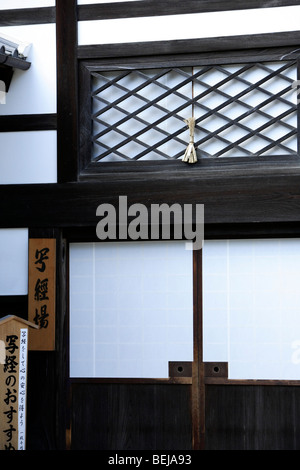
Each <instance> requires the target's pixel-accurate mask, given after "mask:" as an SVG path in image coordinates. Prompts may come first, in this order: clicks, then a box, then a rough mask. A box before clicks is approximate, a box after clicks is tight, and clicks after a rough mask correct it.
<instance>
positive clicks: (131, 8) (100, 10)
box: [78, 0, 299, 21]
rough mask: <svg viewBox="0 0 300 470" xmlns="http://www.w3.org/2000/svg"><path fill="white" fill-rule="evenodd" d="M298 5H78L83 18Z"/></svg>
mask: <svg viewBox="0 0 300 470" xmlns="http://www.w3.org/2000/svg"><path fill="white" fill-rule="evenodd" d="M291 5H299V1H298V0H271V1H270V0H265V1H260V0H248V1H245V2H243V1H241V0H238V1H236V0H229V1H228V0H227V1H226V2H224V1H222V0H221V1H220V0H187V1H185V2H183V1H182V0H164V1H160V0H144V1H135V2H116V3H114V4H113V5H111V3H102V4H98V5H79V7H78V18H79V20H81V21H89V20H104V19H113V18H136V17H142V16H143V17H145V16H163V15H182V14H187V13H207V12H217V11H229V10H249V9H252V8H275V7H282V6H291Z"/></svg>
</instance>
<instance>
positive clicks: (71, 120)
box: [56, 0, 78, 183]
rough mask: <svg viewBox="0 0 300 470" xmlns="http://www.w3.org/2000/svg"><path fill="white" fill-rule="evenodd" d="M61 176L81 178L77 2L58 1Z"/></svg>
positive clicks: (63, 178) (64, 179) (62, 180)
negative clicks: (78, 118) (78, 117)
mask: <svg viewBox="0 0 300 470" xmlns="http://www.w3.org/2000/svg"><path fill="white" fill-rule="evenodd" d="M56 42H57V45H56V55H57V178H58V183H67V182H71V181H77V172H78V138H77V136H78V132H77V127H78V126H77V109H78V96H77V42H78V41H77V1H76V0H56Z"/></svg>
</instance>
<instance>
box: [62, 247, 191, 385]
mask: <svg viewBox="0 0 300 470" xmlns="http://www.w3.org/2000/svg"><path fill="white" fill-rule="evenodd" d="M70 352H71V357H70V362H71V369H70V374H71V376H73V377H80V376H84V377H88V376H90V377H156V378H160V377H168V361H192V360H193V282H192V252H191V251H187V250H185V244H184V243H182V242H179V243H177V242H175V243H168V242H163V243H161V242H157V243H152V242H147V243H143V242H141V243H132V242H130V243H95V244H93V243H84V244H71V246H70Z"/></svg>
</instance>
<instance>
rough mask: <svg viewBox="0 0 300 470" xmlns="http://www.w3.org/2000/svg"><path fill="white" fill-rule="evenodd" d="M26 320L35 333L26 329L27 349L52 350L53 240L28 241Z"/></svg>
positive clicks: (54, 263)
mask: <svg viewBox="0 0 300 470" xmlns="http://www.w3.org/2000/svg"><path fill="white" fill-rule="evenodd" d="M28 266H29V273H28V320H29V321H31V322H33V323H35V324H36V325H38V327H39V330H30V334H29V349H30V350H37V351H53V350H54V349H55V279H56V240H55V239H54V238H30V239H29V251H28Z"/></svg>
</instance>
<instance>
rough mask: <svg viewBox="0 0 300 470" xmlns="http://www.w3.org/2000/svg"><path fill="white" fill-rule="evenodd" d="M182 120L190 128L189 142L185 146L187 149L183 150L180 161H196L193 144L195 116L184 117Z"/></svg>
mask: <svg viewBox="0 0 300 470" xmlns="http://www.w3.org/2000/svg"><path fill="white" fill-rule="evenodd" d="M184 122H185V123H186V124H187V126H188V128H189V130H190V143H189V145H188V146H187V149H186V151H185V154H184V157H183V159H182V161H183V162H187V163H196V162H197V155H196V150H195V146H194V129H195V118H194V117H191V118H188V119H185V120H184Z"/></svg>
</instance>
